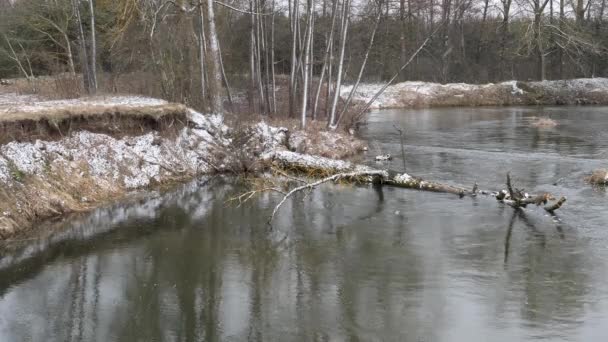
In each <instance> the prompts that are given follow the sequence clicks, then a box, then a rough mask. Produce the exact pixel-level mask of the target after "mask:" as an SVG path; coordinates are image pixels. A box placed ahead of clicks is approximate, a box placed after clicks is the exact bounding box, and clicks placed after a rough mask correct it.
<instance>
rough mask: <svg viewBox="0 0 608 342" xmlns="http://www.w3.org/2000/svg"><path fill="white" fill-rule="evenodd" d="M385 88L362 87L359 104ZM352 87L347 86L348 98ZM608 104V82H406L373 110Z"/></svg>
mask: <svg viewBox="0 0 608 342" xmlns="http://www.w3.org/2000/svg"><path fill="white" fill-rule="evenodd" d="M380 88H382V84H361V85H359V87H358V88H357V91H356V92H355V96H354V99H355V100H356V101H360V102H364V103H367V102H368V101H370V100H371V99H372V98H373V97H374V95H375V94H376V93H377V92H378V90H380ZM351 89H352V86H344V87H342V90H341V95H342V96H343V97H347V96H348V94H349V93H350V91H351ZM566 104H608V79H607V78H584V79H573V80H563V81H543V82H520V81H508V82H502V83H489V84H466V83H449V84H439V83H429V82H403V83H397V84H394V85H391V86H389V87H388V88H387V89H386V90H385V91H384V93H383V94H382V95H380V97H378V99H376V100H375V101H374V103H373V104H372V106H371V108H416V107H446V106H506V105H566Z"/></svg>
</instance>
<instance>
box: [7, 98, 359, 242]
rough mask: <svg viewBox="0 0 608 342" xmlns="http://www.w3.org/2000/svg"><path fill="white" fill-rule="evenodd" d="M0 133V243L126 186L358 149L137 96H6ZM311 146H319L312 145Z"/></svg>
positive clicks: (355, 144) (335, 137) (338, 137)
mask: <svg viewBox="0 0 608 342" xmlns="http://www.w3.org/2000/svg"><path fill="white" fill-rule="evenodd" d="M0 137H1V138H0V239H6V238H9V237H11V236H14V235H15V234H17V233H19V232H21V231H23V230H26V229H28V228H31V227H32V225H33V224H34V223H36V222H39V221H41V220H45V219H48V218H53V217H60V216H62V215H65V214H67V213H71V212H78V211H87V210H90V209H92V208H95V207H97V206H99V205H101V204H105V203H108V202H111V201H113V200H116V199H119V198H121V197H124V196H125V195H126V194H127V193H129V192H131V191H133V190H137V189H147V188H151V187H156V186H161V185H165V184H168V183H175V182H184V181H187V180H190V179H193V178H194V177H197V176H199V175H203V174H213V173H235V174H240V173H246V172H252V171H253V172H255V171H258V170H260V169H263V168H264V165H262V164H263V161H262V160H261V159H260V158H259V156H260V155H261V154H263V153H265V152H266V151H269V150H277V149H285V150H287V149H292V150H298V151H301V152H305V153H310V154H320V155H326V154H327V153H330V152H331V150H330V148H332V146H336V145H341V146H352V149H351V150H348V149H345V150H344V151H336V152H335V153H337V154H335V155H334V157H337V158H342V157H344V156H346V155H347V153H349V152H350V153H351V154H352V153H353V150H357V149H358V150H361V149H363V146H364V145H363V144H362V143H361V142H359V141H358V140H357V139H355V138H353V137H349V136H345V135H342V134H338V133H336V134H325V133H316V132H315V133H312V132H294V134H293V135H291V134H290V131H289V130H288V129H287V128H283V127H272V126H270V125H268V124H266V123H265V122H257V123H251V124H249V125H244V126H242V127H239V128H238V129H233V128H230V127H229V126H228V125H227V124H226V123H225V122H224V117H223V116H222V115H203V114H201V113H198V112H196V111H194V110H191V109H188V108H186V107H185V106H183V105H180V104H172V103H167V102H165V101H162V100H157V99H149V98H143V97H105V98H87V99H77V100H65V101H40V100H37V99H33V98H29V97H20V96H17V95H14V94H4V95H2V96H0ZM319 139H320V140H319ZM311 141H315V142H317V143H318V144H319V145H322V146H326V148H325V149H318V148H316V149H313V148H312V147H311V145H313V144H311V143H310V142H311ZM290 144H291V145H293V146H290ZM314 145H316V144H314ZM347 150H348V151H347Z"/></svg>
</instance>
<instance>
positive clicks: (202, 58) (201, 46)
mask: <svg viewBox="0 0 608 342" xmlns="http://www.w3.org/2000/svg"><path fill="white" fill-rule="evenodd" d="M198 12H199V19H200V26H199V36H198V37H199V40H198V44H199V54H200V57H199V62H200V65H199V67H200V73H201V76H200V77H201V96H202V98H203V103H206V102H207V85H206V84H205V79H206V78H207V75H206V68H205V46H206V45H207V42H206V41H207V39H206V37H205V11H204V9H203V2H202V0H199V3H198Z"/></svg>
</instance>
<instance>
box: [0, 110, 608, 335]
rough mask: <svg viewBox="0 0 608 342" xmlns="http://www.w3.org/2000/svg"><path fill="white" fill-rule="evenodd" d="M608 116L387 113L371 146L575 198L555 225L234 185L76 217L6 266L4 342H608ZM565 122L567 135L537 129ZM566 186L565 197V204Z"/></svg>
mask: <svg viewBox="0 0 608 342" xmlns="http://www.w3.org/2000/svg"><path fill="white" fill-rule="evenodd" d="M606 115H608V108H606V107H562V108H544V109H543V108H525V109H522V108H496V109H494V108H484V109H479V108H478V109H466V108H465V109H463V108H458V109H453V108H452V109H433V110H416V111H414V110H412V111H403V110H402V111H380V112H374V113H372V114H371V115H370V119H369V124H368V125H366V126H365V127H363V130H362V134H363V136H364V137H365V138H367V139H369V140H370V145H371V148H370V152H369V153H368V155H366V156H364V158H366V159H367V160H369V161H370V162H371V161H372V160H373V157H374V155H375V154H376V153H390V154H392V155H394V156H396V158H395V159H394V160H393V161H392V162H391V165H390V167H391V168H393V169H401V168H403V163H402V160H401V158H400V155H401V152H400V151H401V147H400V143H399V141H400V137H399V134H398V133H397V132H396V130H395V129H394V127H393V125H397V126H399V127H402V128H403V129H404V131H405V135H404V143H405V150H406V168H407V170H408V171H409V172H411V173H413V174H416V175H420V176H424V177H426V178H429V179H435V180H442V181H446V182H450V183H452V184H456V185H462V186H472V185H473V183H474V182H477V183H479V185H480V187H481V188H487V189H497V188H500V187H502V184H503V183H504V180H505V173H506V172H507V171H511V172H512V174H513V178H514V179H515V181H516V182H517V186H519V187H525V188H526V190H528V191H531V192H532V191H534V192H536V191H551V192H553V193H556V194H563V195H566V196H568V202H567V205H566V206H565V207H564V208H563V210H560V213H559V215H560V222H555V220H554V219H553V218H551V217H547V216H546V215H545V214H544V213H543V212H542V211H535V210H529V211H527V212H523V213H517V212H514V211H513V209H512V208H510V207H505V206H503V205H500V204H499V203H497V202H496V201H494V200H491V199H487V198H477V199H470V198H464V199H459V198H458V197H457V196H453V195H447V194H434V193H425V192H417V191H410V190H403V189H392V188H384V189H379V188H374V187H351V186H330V185H328V186H324V187H322V188H321V189H319V190H318V191H315V192H312V193H311V194H309V195H308V196H306V197H305V198H304V197H303V196H299V197H296V198H294V199H293V200H292V201H288V202H287V203H286V204H285V206H284V207H283V209H282V210H281V212H280V214H279V216H278V217H277V219H276V222H275V224H274V229H273V230H272V231H269V230H268V226H267V225H266V221H267V218H268V215H269V214H270V213H271V211H272V208H273V207H274V205H275V204H276V203H277V201H278V200H279V199H280V198H278V197H277V196H276V195H274V194H265V195H262V196H260V197H257V198H255V199H254V200H252V201H250V202H248V203H246V204H244V205H242V206H240V207H235V206H233V205H228V204H227V203H226V200H227V199H228V198H230V197H231V196H233V195H234V194H237V193H239V192H240V191H242V190H243V188H242V186H241V185H239V184H238V183H235V182H234V181H232V180H226V179H219V178H215V179H204V180H199V181H196V182H193V183H190V184H186V185H183V186H180V187H179V188H178V189H176V190H175V191H172V192H169V193H164V194H157V195H153V196H148V197H146V198H145V199H142V200H138V201H135V202H134V201H130V202H129V203H125V204H120V205H116V206H113V207H109V208H103V209H99V210H96V211H95V212H93V213H91V214H90V215H84V216H79V217H75V218H73V219H72V220H70V221H69V222H67V223H65V224H64V225H63V227H61V229H58V230H56V231H54V233H52V234H48V236H45V237H43V238H39V239H34V240H29V241H21V242H12V243H8V244H7V243H5V244H4V247H3V249H2V251H1V252H0V253H1V255H0V341H216V340H224V341H275V340H279V341H289V340H296V341H298V340H301V341H311V340H313V341H523V340H539V339H541V340H547V341H606V340H608V328H606V327H608V286H606V284H607V283H608V232H607V230H606V223H608V211H607V210H606V208H607V204H608V196H607V195H606V192H605V191H604V190H602V189H592V188H590V187H589V186H587V185H586V184H585V183H584V182H583V178H584V176H585V175H586V174H588V173H589V172H590V170H592V169H593V168H597V167H601V166H604V167H605V166H606V159H607V157H608V155H607V151H608V136H607V134H608V133H606V132H608V116H606ZM534 116H536V117H540V116H550V117H551V118H553V119H554V120H556V121H558V122H559V126H558V127H556V128H553V129H536V128H532V127H530V122H531V121H532V120H533V118H532V117H534ZM554 184H555V185H554Z"/></svg>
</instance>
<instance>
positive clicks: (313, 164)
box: [241, 151, 566, 223]
mask: <svg viewBox="0 0 608 342" xmlns="http://www.w3.org/2000/svg"><path fill="white" fill-rule="evenodd" d="M264 159H266V160H267V161H269V162H271V163H272V166H273V167H274V168H277V169H278V170H280V172H281V173H282V172H288V173H300V174H306V175H308V176H309V177H310V178H313V179H317V180H313V181H310V182H302V181H299V182H298V183H300V185H298V186H297V187H294V188H292V189H291V190H289V191H281V192H280V193H282V194H283V198H282V199H281V201H280V202H279V203H278V204H277V205H276V206H275V208H274V210H273V212H272V215H271V217H270V219H269V223H271V222H272V220H273V219H274V217H275V215H276V214H277V212H278V211H279V209H280V208H281V206H282V205H283V204H284V203H285V201H286V200H287V199H289V198H290V197H292V196H293V195H295V194H297V193H299V192H302V191H306V190H312V189H314V188H316V187H318V186H319V185H321V184H324V183H329V182H338V181H341V182H347V183H353V184H379V185H388V186H394V187H399V188H405V189H415V190H421V191H431V192H440V193H449V194H454V195H458V196H459V197H461V198H462V197H465V196H469V197H475V196H478V195H481V196H486V197H489V198H492V197H493V198H495V199H496V200H498V201H500V202H503V203H505V204H508V205H510V206H512V207H514V208H516V209H520V208H525V207H526V206H528V205H531V204H532V205H536V206H538V207H541V206H542V208H543V209H544V210H545V211H546V212H549V213H551V214H553V212H554V211H555V210H558V209H559V208H561V207H562V205H563V204H564V203H565V202H566V197H560V198H559V199H558V200H556V198H555V197H554V196H553V195H551V194H548V193H543V194H537V195H530V194H527V193H525V192H524V190H523V189H516V188H514V187H513V185H512V183H511V176H510V174H507V182H506V185H507V189H506V190H500V191H486V190H479V189H478V187H477V184H475V185H474V186H473V187H472V188H471V189H465V188H462V187H457V186H453V185H448V184H442V183H438V182H432V181H427V180H424V179H422V178H419V177H415V176H412V175H410V174H408V173H402V172H396V171H392V170H379V169H374V168H372V167H369V166H366V165H360V164H353V163H350V162H346V161H341V160H335V159H329V158H324V157H317V156H310V155H304V154H300V153H296V152H290V151H274V152H270V153H268V154H266V155H265V156H264ZM288 179H289V178H288ZM302 183H303V184H302ZM272 190H273V191H275V188H273V189H272ZM265 191H267V189H260V190H259V191H256V193H257V192H265ZM248 194H251V192H249V193H248ZM241 197H242V196H241ZM248 198H251V196H248Z"/></svg>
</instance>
